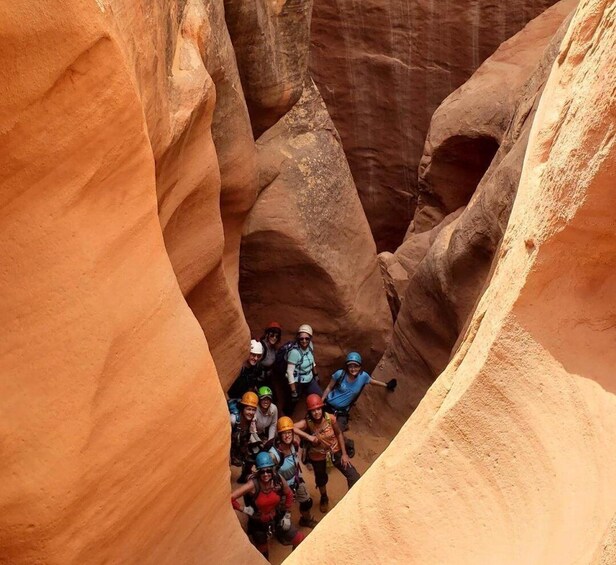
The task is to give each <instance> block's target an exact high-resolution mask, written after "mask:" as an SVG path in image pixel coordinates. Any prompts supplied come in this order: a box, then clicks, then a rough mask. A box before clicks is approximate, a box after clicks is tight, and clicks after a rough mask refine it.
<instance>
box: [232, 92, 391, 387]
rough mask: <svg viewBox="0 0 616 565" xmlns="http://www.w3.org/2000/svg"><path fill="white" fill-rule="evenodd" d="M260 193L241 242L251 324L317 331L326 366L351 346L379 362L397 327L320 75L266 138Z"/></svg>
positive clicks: (261, 143)
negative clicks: (320, 90)
mask: <svg viewBox="0 0 616 565" xmlns="http://www.w3.org/2000/svg"><path fill="white" fill-rule="evenodd" d="M257 146H258V148H259V163H260V170H261V181H262V183H263V185H262V192H261V193H260V194H259V198H258V200H257V203H256V205H255V206H254V208H253V209H252V211H251V213H250V216H249V218H248V221H247V223H246V228H245V231H244V239H243V243H242V261H241V264H242V277H241V283H240V290H241V293H242V299H243V303H244V305H245V308H246V317H247V318H248V320H249V321H250V324H251V327H252V328H254V329H255V330H257V331H259V330H260V329H261V328H263V327H265V325H266V324H267V323H268V322H269V321H270V319H275V320H278V321H279V322H280V323H281V324H282V325H283V328H284V329H285V330H286V331H288V332H289V337H292V336H294V334H295V331H296V330H297V327H298V326H299V324H301V323H310V324H311V325H312V327H313V329H314V331H315V336H314V339H315V347H316V349H315V352H316V353H315V355H316V361H317V365H319V366H320V367H321V371H320V372H321V375H322V377H323V379H324V382H327V379H328V377H329V374H331V371H332V370H334V369H337V368H338V367H339V366H340V363H342V362H343V360H344V356H345V355H346V354H347V353H348V351H350V350H358V351H361V353H362V355H363V356H364V358H365V364H366V366H367V367H369V368H371V367H373V366H374V365H375V364H376V362H377V360H378V359H379V358H380V356H381V354H382V352H383V351H384V349H385V345H386V342H387V339H388V338H389V335H390V332H391V317H390V314H389V310H388V308H387V302H386V300H385V294H384V291H383V284H382V280H381V277H380V275H379V270H378V266H377V261H376V250H375V247H374V241H373V239H372V236H371V234H370V229H369V227H368V224H367V222H366V218H365V216H364V214H363V210H362V208H361V203H360V202H359V199H358V197H357V192H356V190H355V185H354V184H353V179H352V177H351V174H350V171H349V168H348V165H347V164H346V161H345V159H344V152H343V150H342V146H341V144H340V140H339V138H338V135H337V132H336V130H335V128H334V127H333V124H332V123H331V119H330V118H329V115H328V114H327V110H326V108H325V105H324V104H323V101H322V99H321V97H320V95H319V93H318V91H317V89H316V87H315V86H314V85H313V84H312V83H308V84H307V86H306V87H305V88H304V93H303V95H302V98H301V99H300V100H299V101H298V102H297V103H296V104H295V106H294V107H293V109H292V110H291V111H290V112H288V113H287V114H286V115H285V116H284V117H283V118H282V119H281V120H279V121H278V122H277V123H276V125H275V126H273V127H272V128H270V129H269V130H268V131H267V132H265V133H264V134H263V135H262V136H261V137H260V138H259V140H258V143H257Z"/></svg>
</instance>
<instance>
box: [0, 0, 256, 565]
mask: <svg viewBox="0 0 616 565" xmlns="http://www.w3.org/2000/svg"><path fill="white" fill-rule="evenodd" d="M182 7H183V8H182ZM197 8H198V5H197V4H196V3H195V2H191V1H190V0H189V2H179V3H176V2H161V3H158V4H153V5H151V6H149V7H148V8H145V7H143V6H142V7H137V5H136V4H135V3H128V2H126V3H123V2H116V1H113V2H109V1H104V0H98V1H96V2H82V1H73V2H68V1H61V0H46V1H45V2H42V1H34V2H31V1H30V2H23V1H22V0H16V1H15V2H12V3H10V5H9V4H7V5H5V6H3V8H2V14H1V15H0V35H1V36H2V38H3V48H2V50H0V81H1V83H2V85H3V87H2V89H1V90H0V149H1V152H0V155H1V157H0V159H1V163H2V166H0V185H1V186H2V190H1V191H0V201H1V206H0V208H1V209H2V212H1V214H0V237H1V239H2V242H3V268H2V270H1V272H0V290H1V292H0V297H1V298H0V302H1V307H0V319H1V320H2V339H1V340H0V341H1V343H2V352H1V354H0V374H1V375H2V377H1V378H0V412H1V413H2V438H3V440H2V461H3V464H2V470H0V562H2V563H11V564H12V565H15V564H21V563H23V564H31V563H50V564H54V563H57V564H60V563H122V562H123V563H203V562H207V561H211V560H219V559H228V560H229V561H230V562H239V561H241V560H242V559H245V558H246V557H247V556H249V558H250V559H259V557H258V554H257V553H256V552H255V551H254V550H253V548H252V547H251V546H250V545H249V544H248V542H247V540H246V537H245V536H244V534H243V533H242V531H241V528H240V527H239V524H238V521H237V519H236V517H235V515H234V513H233V511H232V510H231V508H230V506H229V499H228V493H229V472H228V467H227V460H228V438H227V436H226V435H221V434H220V433H219V432H218V430H220V429H226V426H227V425H228V423H227V422H228V415H227V414H228V413H227V409H226V406H225V403H224V399H223V394H222V390H221V387H220V384H219V381H218V377H217V373H216V370H215V368H214V364H213V362H212V358H211V356H210V353H209V351H208V347H207V343H206V341H205V339H204V336H203V331H202V329H201V327H200V326H199V324H198V323H197V320H196V319H195V318H194V316H193V314H192V313H191V311H190V309H189V308H188V306H187V305H186V302H185V300H184V298H183V296H182V290H186V288H187V287H188V286H190V285H191V284H192V281H197V280H199V279H200V277H202V276H203V273H204V272H205V271H206V269H207V268H209V267H206V268H205V269H203V270H200V271H197V270H196V269H197V267H194V266H192V265H191V262H190V261H187V260H186V261H184V260H185V256H184V255H183V252H184V251H186V250H183V249H181V248H180V246H175V245H173V244H172V242H171V241H170V236H171V235H172V234H177V232H174V231H173V230H172V229H171V228H169V230H167V229H165V231H166V234H165V239H166V240H165V241H164V240H163V236H162V234H161V225H163V226H164V227H165V228H167V227H168V226H170V224H172V223H173V222H174V221H178V218H179V215H178V214H179V212H178V209H179V208H182V207H185V208H189V207H190V206H193V207H194V208H195V209H198V210H197V211H195V213H194V215H190V214H188V210H185V211H186V214H185V215H183V218H184V219H186V220H187V221H188V219H189V218H192V219H193V220H194V221H195V222H200V221H202V220H203V218H204V215H203V214H204V213H205V207H204V204H203V200H207V201H208V202H209V203H210V205H213V206H215V205H216V203H217V202H218V194H219V185H218V184H217V183H218V182H219V180H218V174H217V173H216V172H215V170H213V169H212V168H213V167H214V166H215V161H216V157H215V152H214V146H213V145H212V141H211V137H210V135H209V130H208V124H209V123H210V121H211V120H212V109H213V89H212V84H211V80H210V78H209V77H208V73H207V72H206V70H205V69H204V68H203V65H202V64H201V63H200V60H201V59H200V57H199V56H198V55H197V52H196V51H195V49H196V46H195V45H196V44H197V43H198V42H197V38H200V37H203V35H202V34H206V33H207V30H206V28H205V27H200V25H201V24H198V22H201V23H204V20H200V19H198V18H197V19H195V18H194V16H195V15H196V14H195V12H194V10H195V9H197ZM129 30H130V33H129ZM193 39H194V40H195V45H193V44H192V41H193ZM167 42H169V43H167ZM176 48H177V52H176ZM161 55H165V56H164V57H163V56H161ZM172 55H173V56H172ZM167 64H169V65H170V69H171V73H170V75H168V73H167V70H168V69H167V68H166V65H167ZM191 122H192V123H194V124H195V127H196V129H199V130H202V131H196V129H191V127H190V123H191ZM215 122H216V120H215V119H214V121H213V122H212V123H215ZM180 145H181V146H182V147H180ZM174 152H175V153H176V154H177V157H176V158H175V159H176V162H175V165H173V164H172V163H171V154H172V153H174ZM198 156H200V157H199V158H201V159H203V162H201V161H200V160H199V158H198ZM182 158H185V159H186V162H185V163H184V164H182V163H181V162H178V160H179V161H181V160H182ZM183 165H186V166H188V165H191V167H189V168H190V169H191V171H193V172H194V177H193V178H191V179H187V178H186V171H185V170H184V171H182V172H181V174H180V171H177V170H174V167H182V166H183ZM193 166H194V167H195V168H194V169H193V168H192V167H193ZM205 187H208V189H210V190H211V194H210V193H209V192H207V191H206V190H205ZM191 199H192V200H191ZM182 213H183V212H182ZM212 217H215V214H214V215H212ZM203 228H204V226H201V228H200V229H203ZM208 228H209V226H206V227H205V229H208ZM185 233H188V228H186V232H185ZM195 233H196V234H197V235H198V238H197V240H196V241H194V242H192V245H193V247H191V249H192V250H191V251H187V252H186V253H187V255H190V254H191V253H195V254H196V257H197V259H198V260H201V259H203V258H204V257H205V258H209V259H211V262H210V263H208V265H216V264H217V263H219V262H220V256H221V254H222V252H223V244H222V227H221V223H220V219H219V218H218V220H217V222H216V225H215V226H214V227H213V228H212V232H211V234H210V235H211V244H212V245H213V246H214V247H216V246H218V247H217V251H216V252H215V253H212V254H209V251H208V252H207V253H206V252H204V253H203V254H198V253H197V251H198V249H200V246H204V245H206V243H207V242H208V241H209V240H208V239H207V238H203V237H202V232H201V231H200V230H197V229H195ZM165 245H167V248H165ZM167 251H169V254H170V255H172V256H173V260H172V261H170V260H169V255H168V254H167ZM216 254H217V255H218V258H217V259H214V258H213V257H214V255H216ZM183 261H184V262H183ZM172 262H173V267H175V268H176V269H177V270H176V271H175V272H174V269H173V267H172ZM182 265H183V266H182ZM180 266H182V268H181V269H180ZM199 268H201V266H200V267H199ZM193 269H195V270H193ZM176 277H177V278H176ZM178 280H180V284H179V285H178ZM180 287H182V288H180ZM221 300H222V299H221ZM204 406H207V410H204ZM214 521H216V523H217V527H216V529H213V528H212V523H213V522H214Z"/></svg>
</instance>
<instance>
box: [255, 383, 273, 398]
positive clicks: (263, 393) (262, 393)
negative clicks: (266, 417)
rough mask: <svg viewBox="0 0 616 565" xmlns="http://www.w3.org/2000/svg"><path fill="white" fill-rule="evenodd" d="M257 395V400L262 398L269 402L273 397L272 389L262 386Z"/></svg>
mask: <svg viewBox="0 0 616 565" xmlns="http://www.w3.org/2000/svg"><path fill="white" fill-rule="evenodd" d="M257 394H258V395H259V400H261V399H262V398H269V399H270V400H271V399H272V398H273V397H274V393H273V392H272V389H271V388H270V387H268V386H262V387H261V388H259V390H258V391H257Z"/></svg>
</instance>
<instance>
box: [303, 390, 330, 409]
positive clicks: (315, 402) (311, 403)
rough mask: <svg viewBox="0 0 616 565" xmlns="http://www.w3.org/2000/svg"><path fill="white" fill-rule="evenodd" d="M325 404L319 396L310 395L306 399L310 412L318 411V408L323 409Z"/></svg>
mask: <svg viewBox="0 0 616 565" xmlns="http://www.w3.org/2000/svg"><path fill="white" fill-rule="evenodd" d="M323 406H325V404H323V401H322V400H321V397H320V396H319V395H318V394H309V395H308V396H307V398H306V408H308V410H316V409H317V408H323Z"/></svg>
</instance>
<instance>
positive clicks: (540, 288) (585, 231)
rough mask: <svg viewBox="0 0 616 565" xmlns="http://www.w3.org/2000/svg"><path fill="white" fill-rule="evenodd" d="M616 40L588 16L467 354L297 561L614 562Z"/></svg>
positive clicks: (567, 52) (566, 58) (533, 154)
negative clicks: (318, 556)
mask: <svg viewBox="0 0 616 565" xmlns="http://www.w3.org/2000/svg"><path fill="white" fill-rule="evenodd" d="M615 30H616V11H615V6H614V4H613V2H609V1H608V0H589V1H585V2H582V3H580V7H579V9H578V11H577V12H576V14H575V16H574V18H573V20H572V24H571V27H570V28H569V31H568V32H567V34H566V36H565V38H564V41H563V43H562V46H561V48H560V52H559V55H558V56H557V58H556V60H555V64H554V66H553V68H552V71H551V74H550V77H549V79H548V82H547V85H546V87H545V90H544V93H543V97H542V99H541V102H540V104H539V107H538V109H537V112H536V117H535V121H534V123H533V125H532V128H531V131H530V140H529V145H528V150H527V152H526V157H525V161H524V167H523V171H522V175H521V180H520V184H519V189H518V193H517V197H516V199H515V203H514V205H513V210H512V213H511V218H510V221H509V225H508V227H507V231H506V233H505V237H504V241H503V244H502V246H501V248H500V250H499V255H498V263H497V264H496V266H495V272H494V276H493V277H492V279H491V282H490V286H489V287H488V288H487V290H486V292H485V293H484V294H483V296H482V297H481V299H480V300H479V302H478V305H477V309H476V311H475V313H474V315H473V317H472V320H471V322H470V324H469V325H468V328H467V331H466V332H465V335H464V338H463V339H462V341H461V344H460V348H459V349H458V351H457V353H456V355H455V356H454V358H453V359H452V361H451V363H450V364H449V365H448V366H447V368H446V369H445V371H444V372H443V373H442V375H441V376H440V377H439V378H438V380H437V381H436V382H435V384H434V386H433V387H432V388H431V389H430V390H429V391H428V394H427V395H426V397H425V399H424V400H423V401H422V403H421V404H420V406H419V408H418V409H417V410H416V411H415V413H414V414H413V416H412V417H411V418H410V420H409V421H408V422H407V423H406V424H405V425H404V427H403V428H402V430H401V432H400V433H399V435H398V436H397V437H396V438H395V440H394V441H393V442H392V444H391V445H390V446H389V448H388V449H387V451H386V452H385V453H384V454H383V455H382V456H381V457H380V458H379V459H378V460H377V462H376V463H375V464H374V465H373V466H372V467H371V468H370V470H369V471H368V472H367V473H366V474H365V475H364V477H362V479H361V480H360V481H359V483H358V484H357V485H355V487H353V489H352V490H351V491H350V493H349V494H348V495H347V496H346V497H345V498H344V500H342V501H341V502H340V503H339V504H338V505H337V506H336V508H335V509H334V510H333V511H332V512H330V513H329V514H328V515H327V517H326V518H325V519H324V520H323V521H322V522H321V523H320V524H319V526H318V527H317V528H316V530H315V531H314V532H313V534H312V535H311V536H309V537H308V539H307V540H306V541H305V543H303V544H302V545H301V546H300V547H299V548H298V549H297V550H296V551H295V552H294V553H293V554H292V555H291V557H290V558H289V559H288V561H287V563H313V561H314V557H313V556H314V554H315V552H317V551H319V550H320V549H321V548H322V547H323V546H324V545H325V544H326V546H327V550H328V552H329V553H330V554H332V555H336V556H337V559H338V560H339V561H341V562H345V563H360V562H361V563H365V562H371V561H373V562H403V563H418V564H420V563H421V564H423V563H469V564H475V563H491V562H495V563H503V564H512V565H513V564H518V563H546V564H574V563H590V564H603V565H604V564H607V563H612V562H613V557H614V555H615V554H616V552H615V549H616V548H615V545H614V543H615V540H616V528H615V524H616V522H615V521H614V509H615V508H616V486H615V485H616V446H615V444H614V440H613V438H614V434H616V379H615V377H614V371H613V368H614V366H616V357H615V356H616V352H615V351H614V348H613V347H612V344H613V343H614V341H615V340H616V325H615V324H614V320H616V236H615V231H614V224H615V222H616V215H615V214H616V212H615V209H614V206H613V200H614V187H615V186H616V168H615V167H614V163H615V162H616V136H615V135H614V134H615V131H614V123H615V118H616V98H614V96H613V95H612V94H611V93H613V90H614V85H616V31H615ZM366 524H370V527H369V528H367V527H366ZM333 530H335V531H336V532H337V535H336V536H331V535H330V534H331V531H333Z"/></svg>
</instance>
